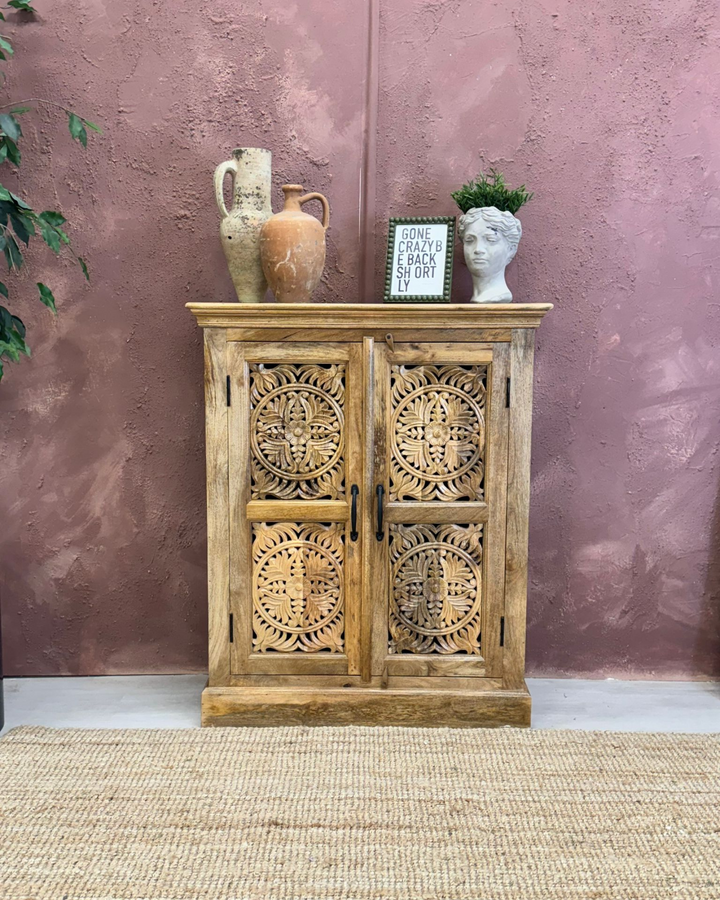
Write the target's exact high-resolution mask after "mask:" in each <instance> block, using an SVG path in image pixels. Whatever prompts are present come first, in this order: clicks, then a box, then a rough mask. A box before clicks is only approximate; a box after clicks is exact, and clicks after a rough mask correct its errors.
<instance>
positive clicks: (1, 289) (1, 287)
mask: <svg viewBox="0 0 720 900" xmlns="http://www.w3.org/2000/svg"><path fill="white" fill-rule="evenodd" d="M0 294H2V295H3V297H5V299H7V298H8V296H9V294H8V289H7V287H6V286H5V285H4V284H3V283H2V281H0Z"/></svg>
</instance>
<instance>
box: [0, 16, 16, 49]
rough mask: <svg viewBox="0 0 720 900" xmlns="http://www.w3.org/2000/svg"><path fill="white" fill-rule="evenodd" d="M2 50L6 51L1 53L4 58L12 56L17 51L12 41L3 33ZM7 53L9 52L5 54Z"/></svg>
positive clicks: (0, 39) (0, 47)
mask: <svg viewBox="0 0 720 900" xmlns="http://www.w3.org/2000/svg"><path fill="white" fill-rule="evenodd" d="M3 19H4V16H3ZM0 50H4V51H5V52H4V53H0V56H2V58H3V59H7V57H8V56H12V55H13V53H14V52H15V51H14V50H13V47H12V44H11V43H10V41H9V40H8V39H7V38H5V37H3V36H2V35H0ZM5 53H7V56H5Z"/></svg>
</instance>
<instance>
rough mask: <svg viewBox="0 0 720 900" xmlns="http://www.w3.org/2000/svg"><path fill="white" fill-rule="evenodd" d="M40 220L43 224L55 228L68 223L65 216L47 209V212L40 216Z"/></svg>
mask: <svg viewBox="0 0 720 900" xmlns="http://www.w3.org/2000/svg"><path fill="white" fill-rule="evenodd" d="M38 218H39V219H42V220H43V222H47V223H48V225H52V226H53V228H57V227H58V226H60V225H64V224H65V222H67V219H66V218H65V216H63V215H61V214H60V213H59V212H53V211H52V210H51V209H46V210H45V212H41V213H40V214H39V215H38Z"/></svg>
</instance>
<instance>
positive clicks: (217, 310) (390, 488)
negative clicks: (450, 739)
mask: <svg viewBox="0 0 720 900" xmlns="http://www.w3.org/2000/svg"><path fill="white" fill-rule="evenodd" d="M189 308H190V309H191V311H192V312H193V314H194V315H195V316H196V317H197V320H198V323H199V324H200V325H201V326H202V327H203V328H204V333H205V396H206V442H207V493H208V569H209V573H208V574H209V632H210V647H209V669H210V678H209V683H208V687H207V688H206V689H205V691H204V692H203V700H202V708H203V723H204V724H206V725H224V724H227V725H242V724H248V725H251V724H252V725H258V724H268V725H277V724H287V723H293V722H297V723H307V724H353V723H355V724H388V725H393V724H394V725H450V726H475V725H506V724H510V725H528V724H529V723H530V695H529V694H528V691H527V688H526V686H525V680H524V655H525V598H526V588H527V518H528V497H529V483H530V430H531V410H532V369H533V343H534V332H535V329H536V328H537V327H538V325H539V324H540V321H541V319H542V317H543V315H544V314H545V313H546V312H547V311H548V310H549V309H551V307H550V306H549V305H547V304H509V305H504V304H503V305H500V304H494V305H487V306H478V305H469V304H468V305H461V306H456V305H446V304H438V305H434V304H433V305H430V304H418V305H410V304H408V305H375V304H347V305H330V304H327V305H325V304H309V305H292V304H279V303H278V304H258V305H251V304H212V303H199V304H189Z"/></svg>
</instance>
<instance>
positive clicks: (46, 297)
mask: <svg viewBox="0 0 720 900" xmlns="http://www.w3.org/2000/svg"><path fill="white" fill-rule="evenodd" d="M37 289H38V291H39V292H40V302H41V303H44V304H45V306H47V307H48V309H51V310H52V311H53V312H54V313H57V310H56V309H55V298H54V297H53V292H52V291H51V290H50V288H49V287H48V286H47V285H46V284H43V283H42V282H41V281H38V283H37Z"/></svg>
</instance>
